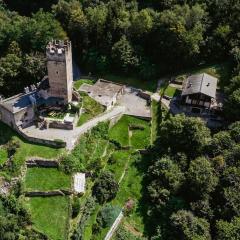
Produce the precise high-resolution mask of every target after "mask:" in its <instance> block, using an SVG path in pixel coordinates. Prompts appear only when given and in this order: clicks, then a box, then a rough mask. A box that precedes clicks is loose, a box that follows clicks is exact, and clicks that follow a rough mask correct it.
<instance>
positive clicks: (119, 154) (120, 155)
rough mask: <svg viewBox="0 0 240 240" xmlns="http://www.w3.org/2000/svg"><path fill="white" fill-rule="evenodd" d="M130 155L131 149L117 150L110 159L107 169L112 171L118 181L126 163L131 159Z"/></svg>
mask: <svg viewBox="0 0 240 240" xmlns="http://www.w3.org/2000/svg"><path fill="white" fill-rule="evenodd" d="M129 155H130V152H129V151H124V150H121V151H115V152H114V153H113V154H112V155H111V157H110V159H109V161H108V165H107V166H106V170H108V171H110V172H112V173H113V174H114V176H115V179H116V180H117V181H119V179H120V178H121V176H122V173H123V171H124V168H125V166H126V163H127V162H128V161H129Z"/></svg>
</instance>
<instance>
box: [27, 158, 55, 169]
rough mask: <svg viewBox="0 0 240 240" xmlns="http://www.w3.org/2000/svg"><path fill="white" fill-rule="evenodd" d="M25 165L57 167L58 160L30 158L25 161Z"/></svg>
mask: <svg viewBox="0 0 240 240" xmlns="http://www.w3.org/2000/svg"><path fill="white" fill-rule="evenodd" d="M26 165H27V167H47V168H57V167H59V162H58V161H55V160H48V159H40V158H31V159H28V160H27V161H26Z"/></svg>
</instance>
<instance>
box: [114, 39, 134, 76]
mask: <svg viewBox="0 0 240 240" xmlns="http://www.w3.org/2000/svg"><path fill="white" fill-rule="evenodd" d="M112 59H113V61H114V63H115V66H116V67H117V66H118V68H120V69H122V70H123V71H124V72H128V71H129V70H132V69H133V68H135V67H136V66H137V65H138V58H137V56H136V55H135V53H134V49H133V47H132V46H131V44H130V42H129V41H128V40H127V38H126V36H123V37H121V39H120V40H119V41H118V42H116V43H115V44H114V45H113V47H112Z"/></svg>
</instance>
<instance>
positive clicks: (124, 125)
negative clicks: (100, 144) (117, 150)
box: [109, 115, 150, 149]
mask: <svg viewBox="0 0 240 240" xmlns="http://www.w3.org/2000/svg"><path fill="white" fill-rule="evenodd" d="M130 125H139V126H142V127H144V130H133V131H132V133H133V134H132V137H131V141H130V142H129V131H128V127H129V126H130ZM109 138H110V139H112V140H114V141H116V142H118V143H120V144H121V146H123V147H124V146H129V145H131V146H132V147H133V148H137V149H138V148H144V147H146V146H147V145H149V143H150V126H149V122H147V121H145V120H142V119H139V118H136V117H132V116H127V115H124V116H123V117H122V118H121V119H120V120H119V121H118V122H117V123H116V124H115V125H114V126H113V127H112V128H111V129H110V130H109Z"/></svg>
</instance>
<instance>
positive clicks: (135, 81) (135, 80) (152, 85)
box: [104, 74, 157, 92]
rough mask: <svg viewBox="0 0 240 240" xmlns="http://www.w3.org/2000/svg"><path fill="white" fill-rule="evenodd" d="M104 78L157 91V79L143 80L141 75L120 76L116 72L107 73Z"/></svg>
mask: <svg viewBox="0 0 240 240" xmlns="http://www.w3.org/2000/svg"><path fill="white" fill-rule="evenodd" d="M104 79H106V80H108V81H112V82H117V83H122V84H125V85H129V86H132V87H136V88H140V89H142V90H147V91H150V92H155V91H156V88H157V80H143V79H140V78H139V77H133V76H130V77H129V76H120V75H116V74H107V75H105V76H104Z"/></svg>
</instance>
